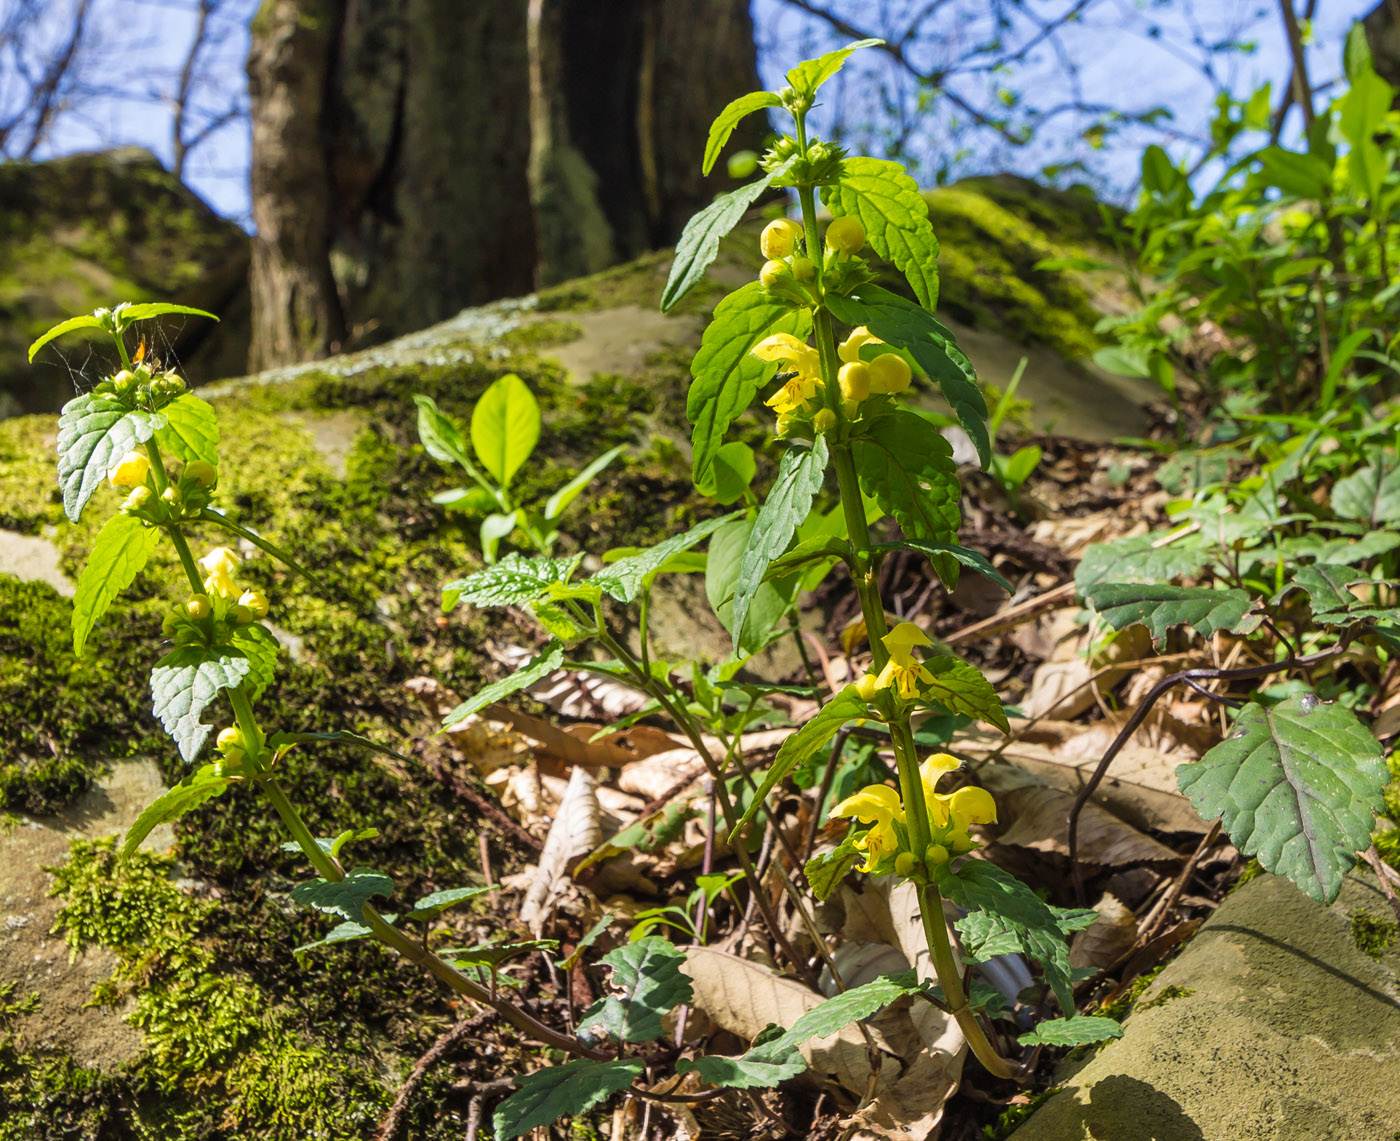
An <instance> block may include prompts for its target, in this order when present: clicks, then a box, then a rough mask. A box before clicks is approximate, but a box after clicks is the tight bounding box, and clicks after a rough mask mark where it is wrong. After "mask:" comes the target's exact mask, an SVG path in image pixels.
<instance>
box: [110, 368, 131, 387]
mask: <svg viewBox="0 0 1400 1141" xmlns="http://www.w3.org/2000/svg"><path fill="white" fill-rule="evenodd" d="M135 379H136V377H134V376H133V375H132V373H131V370H130V369H126V368H124V369H122V370H121V372H119V373H117V375H116V376H114V377H112V383H113V384H115V385H116V386H117V387H118V388H125V387H127V385H129V384H131V382H132V381H134V380H135Z"/></svg>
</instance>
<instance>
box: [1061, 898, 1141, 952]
mask: <svg viewBox="0 0 1400 1141" xmlns="http://www.w3.org/2000/svg"><path fill="white" fill-rule="evenodd" d="M1094 910H1095V911H1097V912H1098V913H1099V917H1098V918H1097V919H1095V920H1094V922H1093V923H1092V924H1091V925H1090V926H1088V927H1086V928H1085V929H1084V930H1083V931H1079V932H1076V933H1075V936H1074V938H1073V939H1072V940H1070V945H1069V965H1070V966H1071V967H1098V968H1103V967H1107V966H1108V965H1109V964H1111V963H1116V962H1117V961H1118V960H1119V959H1121V958H1122V957H1123V956H1124V955H1126V954H1127V953H1128V951H1129V950H1131V949H1132V946H1133V944H1134V943H1136V942H1137V916H1136V915H1134V914H1133V909H1132V908H1131V907H1129V906H1128V905H1127V904H1125V903H1124V902H1123V901H1122V900H1120V899H1119V898H1118V897H1117V896H1114V895H1109V894H1105V895H1104V897H1103V898H1102V899H1100V900H1099V901H1098V903H1096V904H1094Z"/></svg>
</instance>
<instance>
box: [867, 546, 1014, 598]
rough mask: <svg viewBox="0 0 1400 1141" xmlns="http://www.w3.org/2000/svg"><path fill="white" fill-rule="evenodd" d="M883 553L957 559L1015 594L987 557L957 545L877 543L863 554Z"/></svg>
mask: <svg viewBox="0 0 1400 1141" xmlns="http://www.w3.org/2000/svg"><path fill="white" fill-rule="evenodd" d="M882 551H922V552H923V553H924V554H926V555H928V556H929V557H930V558H932V557H933V556H934V555H947V556H948V557H949V558H952V559H956V560H957V561H958V562H959V563H961V564H962V565H963V566H965V567H971V568H972V569H973V570H975V571H976V572H977V573H978V574H980V575H985V576H986V577H987V578H989V579H991V580H992V581H993V582H994V583H996V584H997V585H998V586H999V587H1001V588H1002V590H1004V591H1006V592H1007V593H1008V594H1010V593H1012V592H1013V588H1012V586H1011V584H1010V583H1009V582H1007V581H1006V579H1005V578H1003V577H1002V575H1001V573H1000V572H999V571H998V570H997V568H996V567H994V566H992V564H991V563H990V562H989V561H988V559H987V556H986V555H984V554H981V553H979V552H977V551H974V550H972V549H971V548H969V547H962V546H959V545H958V544H957V543H928V542H924V541H923V540H921V539H899V540H896V541H895V542H893V543H876V544H875V545H874V546H872V547H866V548H864V550H863V551H862V553H863V554H867V555H870V554H876V553H878V552H882Z"/></svg>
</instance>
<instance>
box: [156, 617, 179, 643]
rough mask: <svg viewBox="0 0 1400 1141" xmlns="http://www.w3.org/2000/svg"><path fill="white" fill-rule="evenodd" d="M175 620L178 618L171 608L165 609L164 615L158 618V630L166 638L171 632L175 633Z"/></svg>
mask: <svg viewBox="0 0 1400 1141" xmlns="http://www.w3.org/2000/svg"><path fill="white" fill-rule="evenodd" d="M177 621H178V619H177V618H176V617H175V612H174V611H173V610H171V611H167V612H166V614H165V617H164V618H162V619H161V620H160V632H161V633H162V634H164V635H165V636H166V637H167V638H168V637H170V635H171V634H173V633H175V623H176V622H177Z"/></svg>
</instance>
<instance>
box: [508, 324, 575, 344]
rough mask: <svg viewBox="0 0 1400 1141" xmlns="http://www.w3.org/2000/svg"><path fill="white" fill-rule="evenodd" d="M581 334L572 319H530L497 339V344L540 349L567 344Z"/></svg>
mask: <svg viewBox="0 0 1400 1141" xmlns="http://www.w3.org/2000/svg"><path fill="white" fill-rule="evenodd" d="M582 336H583V329H582V328H581V327H580V326H579V325H576V324H575V323H574V322H573V321H530V322H527V323H526V324H523V325H518V326H517V327H516V328H514V329H512V330H510V332H508V333H505V334H504V335H502V336H501V337H500V338H498V339H497V342H496V343H497V344H498V345H503V346H505V347H506V348H511V349H541V348H549V347H552V346H555V345H567V344H569V343H570V342H572V341H577V340H579V339H580V338H581V337H582Z"/></svg>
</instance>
